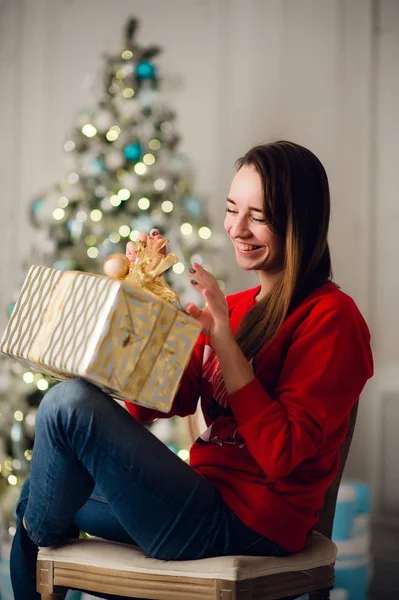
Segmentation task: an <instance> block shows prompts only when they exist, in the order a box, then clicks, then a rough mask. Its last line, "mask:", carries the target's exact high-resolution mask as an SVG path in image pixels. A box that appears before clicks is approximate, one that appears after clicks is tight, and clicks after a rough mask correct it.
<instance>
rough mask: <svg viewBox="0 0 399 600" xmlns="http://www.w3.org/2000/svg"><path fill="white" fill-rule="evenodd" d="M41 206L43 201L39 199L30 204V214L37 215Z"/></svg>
mask: <svg viewBox="0 0 399 600" xmlns="http://www.w3.org/2000/svg"><path fill="white" fill-rule="evenodd" d="M42 204H43V199H42V198H39V200H35V201H34V202H33V204H32V212H33V214H34V215H37V213H38V212H39V211H40V209H41V206H42Z"/></svg>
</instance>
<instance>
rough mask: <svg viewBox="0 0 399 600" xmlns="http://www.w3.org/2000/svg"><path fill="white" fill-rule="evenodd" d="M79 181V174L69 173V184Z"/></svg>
mask: <svg viewBox="0 0 399 600" xmlns="http://www.w3.org/2000/svg"><path fill="white" fill-rule="evenodd" d="M78 181H79V175H78V174H77V173H69V175H68V183H71V184H72V185H73V184H75V183H77V182H78Z"/></svg>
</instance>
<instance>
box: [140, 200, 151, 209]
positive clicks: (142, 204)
mask: <svg viewBox="0 0 399 600" xmlns="http://www.w3.org/2000/svg"><path fill="white" fill-rule="evenodd" d="M150 204H151V203H150V201H149V200H148V198H140V200H139V201H138V202H137V205H138V207H139V208H140V209H141V210H147V209H148V208H149V207H150Z"/></svg>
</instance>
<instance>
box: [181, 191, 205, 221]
mask: <svg viewBox="0 0 399 600" xmlns="http://www.w3.org/2000/svg"><path fill="white" fill-rule="evenodd" d="M183 206H184V208H185V209H186V211H187V212H188V213H190V215H191V216H192V217H194V218H199V217H200V216H201V214H202V211H201V199H200V198H198V196H187V197H186V198H184V200H183Z"/></svg>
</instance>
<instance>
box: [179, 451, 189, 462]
mask: <svg viewBox="0 0 399 600" xmlns="http://www.w3.org/2000/svg"><path fill="white" fill-rule="evenodd" d="M177 456H178V457H179V458H181V459H182V460H188V459H189V457H190V452H189V451H188V450H186V449H185V448H182V449H181V450H179V452H178V453H177Z"/></svg>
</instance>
